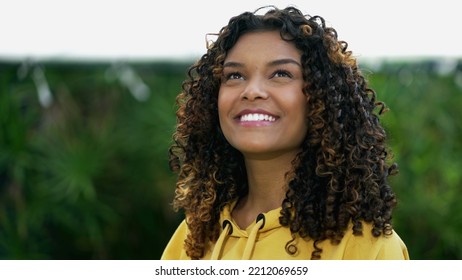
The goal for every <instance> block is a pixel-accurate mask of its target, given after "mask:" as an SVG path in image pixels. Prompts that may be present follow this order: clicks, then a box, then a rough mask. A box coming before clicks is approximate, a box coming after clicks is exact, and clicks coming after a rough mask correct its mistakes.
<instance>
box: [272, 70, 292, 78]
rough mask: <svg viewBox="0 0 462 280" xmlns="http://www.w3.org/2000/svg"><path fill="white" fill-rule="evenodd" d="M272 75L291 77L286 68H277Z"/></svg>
mask: <svg viewBox="0 0 462 280" xmlns="http://www.w3.org/2000/svg"><path fill="white" fill-rule="evenodd" d="M273 77H275V78H291V77H292V75H291V74H290V73H289V72H288V71H286V70H277V71H276V72H274V74H273Z"/></svg>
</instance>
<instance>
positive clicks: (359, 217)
mask: <svg viewBox="0 0 462 280" xmlns="http://www.w3.org/2000/svg"><path fill="white" fill-rule="evenodd" d="M264 8H270V9H269V10H268V11H267V12H266V13H264V14H258V12H259V11H260V10H261V9H262V8H260V9H258V10H256V11H255V12H253V13H251V12H244V13H242V14H240V15H238V16H236V17H233V18H231V19H230V21H229V23H228V25H227V26H225V27H223V28H222V29H221V30H220V32H219V34H218V38H217V39H216V41H215V42H214V43H213V44H212V45H211V46H209V47H208V50H207V53H206V54H204V55H203V56H202V57H201V58H200V59H199V60H198V61H197V62H196V63H195V64H194V65H192V66H191V68H190V69H189V71H188V79H187V80H186V81H184V83H183V85H182V89H183V91H182V92H181V93H180V94H179V95H178V97H177V106H178V111H177V127H176V131H175V133H174V135H173V139H174V143H173V145H172V146H171V147H170V149H169V154H170V167H171V169H172V170H173V171H175V172H177V173H178V181H177V185H176V191H175V194H176V195H175V198H174V202H173V205H174V208H175V209H176V210H180V209H182V210H184V213H185V216H186V222H187V225H188V227H189V230H190V234H189V235H188V236H187V238H186V240H185V250H186V253H187V255H188V256H189V257H190V258H192V259H199V258H201V257H203V255H204V253H205V251H206V249H207V248H206V247H207V246H208V245H207V244H208V243H209V242H210V241H216V240H217V238H218V235H219V232H220V225H219V222H218V221H219V217H220V211H221V210H222V209H223V207H224V206H225V205H226V204H227V203H230V202H231V201H234V200H237V199H239V198H241V197H243V196H245V195H246V194H247V191H248V186H247V174H246V171H245V167H244V166H245V164H244V158H243V155H242V154H241V153H240V152H239V151H237V150H236V149H235V148H233V147H232V146H231V145H230V144H229V143H228V142H227V141H226V139H225V137H224V135H223V133H222V131H221V129H220V125H219V119H218V106H217V100H218V91H219V87H220V83H221V78H222V70H223V62H224V60H225V57H226V55H227V53H228V51H229V50H230V49H231V48H232V47H233V46H234V45H235V43H236V42H237V40H238V39H239V38H240V36H242V35H243V34H245V33H248V32H254V31H264V30H278V31H279V32H280V34H281V38H282V39H284V40H287V41H290V42H292V43H293V44H294V45H295V46H296V48H298V49H299V50H300V51H301V52H302V56H301V62H302V66H303V76H304V80H305V82H306V87H305V88H304V89H303V90H304V94H306V95H307V96H308V97H309V100H308V110H307V116H306V118H307V120H308V132H307V134H306V137H305V139H304V140H303V143H302V150H301V152H300V153H299V154H298V155H297V156H296V158H295V159H294V160H293V162H292V164H293V168H292V171H290V172H289V173H287V174H286V178H287V192H286V195H285V198H284V200H283V203H282V210H281V216H280V223H281V225H283V226H286V227H288V228H289V229H290V231H291V233H292V240H288V242H287V244H286V251H287V252H288V253H290V254H294V253H295V252H296V251H297V247H296V246H295V245H294V242H293V241H294V240H295V237H296V235H299V236H300V237H302V238H311V239H312V240H314V251H313V253H312V255H311V258H312V259H319V258H320V257H321V253H322V249H320V248H319V247H318V245H319V242H320V241H323V240H327V239H328V240H330V241H331V242H332V243H333V244H337V243H339V242H340V241H341V239H342V237H343V236H344V234H345V231H346V229H347V227H348V224H349V223H352V224H353V233H354V234H355V235H361V234H362V223H361V222H362V221H365V222H368V223H372V224H373V230H372V234H373V235H374V236H376V237H378V236H380V235H382V234H384V235H389V234H391V233H392V225H391V219H392V210H393V208H394V207H395V206H396V198H395V194H394V193H393V191H392V189H391V187H390V185H389V183H388V180H387V178H388V176H389V175H392V174H394V173H396V171H397V168H396V167H397V166H396V164H395V163H392V164H390V163H389V160H390V155H389V154H390V153H389V149H388V148H387V147H386V145H385V140H386V134H385V130H384V129H383V127H382V126H381V124H380V122H379V115H380V114H382V113H383V112H384V111H385V110H386V107H385V105H384V104H383V103H382V102H379V101H377V100H376V93H375V91H374V90H372V89H371V88H369V87H368V83H367V81H366V79H365V77H364V75H363V74H362V73H361V72H360V70H359V68H358V64H357V61H356V59H355V58H354V57H353V56H352V52H351V51H349V50H347V43H346V42H344V41H340V40H338V38H337V32H336V30H335V29H333V28H331V27H327V26H326V24H325V21H324V19H323V18H322V17H320V16H308V15H304V14H302V13H301V12H300V10H298V9H297V8H295V7H287V8H285V9H278V8H276V7H273V6H270V7H264Z"/></svg>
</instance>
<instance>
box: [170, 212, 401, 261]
mask: <svg viewBox="0 0 462 280" xmlns="http://www.w3.org/2000/svg"><path fill="white" fill-rule="evenodd" d="M233 206H234V203H233V204H232V205H227V206H226V207H225V208H224V209H223V211H222V213H221V216H220V224H221V225H223V228H222V230H221V233H220V237H219V238H218V240H217V241H216V242H215V244H213V243H210V245H209V246H208V248H209V249H208V251H207V252H206V253H205V255H204V257H203V259H205V260H207V259H212V260H213V259H228V260H238V259H254V260H258V259H260V260H283V259H286V260H301V259H310V258H311V252H312V251H313V249H314V247H313V240H305V239H302V238H300V237H298V238H297V239H296V240H295V243H294V245H296V246H297V249H298V250H297V253H296V254H295V255H289V254H288V253H287V252H286V250H285V245H286V243H287V242H288V241H290V240H291V239H292V237H291V233H290V230H289V229H288V228H287V227H283V226H281V224H280V223H279V216H280V211H281V208H278V209H274V210H271V211H269V212H267V213H264V214H260V215H259V216H258V217H257V219H256V221H255V222H254V223H252V224H251V225H249V226H248V227H247V228H246V229H245V230H243V229H240V228H239V227H238V226H237V225H236V223H234V221H233V219H232V218H231V211H232V207H233ZM371 229H372V225H370V224H367V223H363V235H362V236H355V235H353V231H352V225H350V227H349V228H348V230H347V231H346V233H345V236H344V237H343V239H342V241H341V242H340V244H338V245H333V244H331V242H330V241H329V240H325V241H323V242H321V243H320V244H319V247H320V248H322V254H321V259H325V260H342V259H344V260H375V259H383V260H385V259H395V260H406V259H409V254H408V251H407V248H406V245H405V244H404V242H403V241H402V240H401V238H400V237H399V236H398V234H397V233H396V232H393V234H392V235H390V236H380V237H378V238H376V237H374V236H372V234H371ZM187 233H188V227H187V225H186V222H185V221H183V222H182V223H181V224H180V226H179V227H178V228H177V230H176V231H175V233H174V235H173V236H172V238H171V240H170V242H169V243H168V244H167V247H166V248H165V250H164V252H163V254H162V257H161V259H162V260H187V259H190V258H189V257H188V256H187V255H186V252H185V250H184V240H185V239H186V235H187Z"/></svg>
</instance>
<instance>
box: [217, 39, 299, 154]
mask: <svg viewBox="0 0 462 280" xmlns="http://www.w3.org/2000/svg"><path fill="white" fill-rule="evenodd" d="M223 66H224V67H223V76H222V82H221V86H220V90H219V94H218V113H219V118H220V126H221V129H222V131H223V134H224V136H225V137H226V139H227V140H228V142H229V143H230V144H231V145H232V146H233V147H235V148H236V149H237V150H239V151H241V152H242V153H243V154H244V156H245V157H250V156H259V157H261V156H263V157H265V158H269V157H274V156H278V155H281V154H286V153H294V154H295V153H297V152H298V151H299V149H300V145H301V143H302V141H303V139H304V137H305V135H306V131H307V121H306V110H307V97H306V96H305V95H304V94H303V87H304V85H305V82H304V80H303V73H302V66H301V52H300V51H299V50H298V49H297V48H296V47H295V45H293V44H292V43H290V42H286V41H284V40H282V39H281V37H280V35H279V31H259V32H251V33H247V34H244V35H242V36H241V37H240V38H239V40H238V41H237V43H236V44H235V45H234V47H233V48H232V49H231V50H230V51H229V52H228V55H227V57H226V59H225V61H224V65H223Z"/></svg>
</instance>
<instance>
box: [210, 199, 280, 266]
mask: <svg viewBox="0 0 462 280" xmlns="http://www.w3.org/2000/svg"><path fill="white" fill-rule="evenodd" d="M236 203H237V201H234V202H232V203H230V204H227V205H226V206H225V207H224V208H223V211H222V212H221V215H220V224H221V225H222V230H221V233H220V236H219V238H218V240H217V241H216V243H215V246H214V249H213V252H212V257H211V259H212V260H213V259H218V258H219V257H220V254H221V251H222V248H223V247H224V244H225V243H226V240H227V239H228V237H230V236H232V237H238V238H247V243H246V246H245V249H244V252H243V254H242V259H250V258H251V255H252V253H253V249H254V247H255V243H256V241H257V240H258V239H259V238H262V237H264V236H265V235H266V234H265V233H266V232H268V231H270V230H272V229H276V228H279V227H281V224H280V223H279V216H280V215H281V214H280V213H281V207H279V208H276V209H273V210H271V211H268V212H266V213H260V214H259V215H258V216H257V218H256V219H255V221H254V222H253V223H252V224H250V225H249V226H248V227H247V228H246V229H241V228H239V226H237V224H236V223H235V222H234V220H233V218H232V216H231V213H232V211H233V209H234V207H235V206H236Z"/></svg>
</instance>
